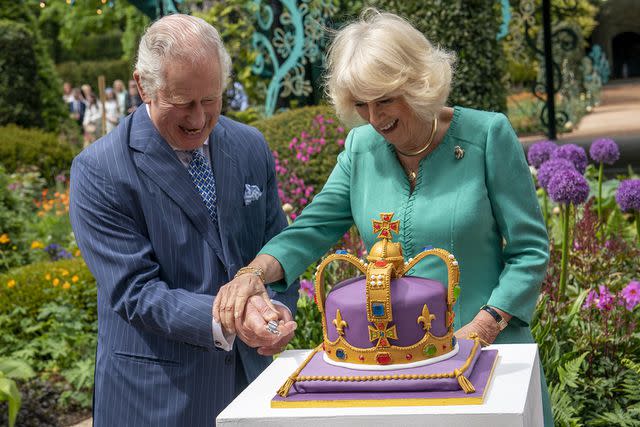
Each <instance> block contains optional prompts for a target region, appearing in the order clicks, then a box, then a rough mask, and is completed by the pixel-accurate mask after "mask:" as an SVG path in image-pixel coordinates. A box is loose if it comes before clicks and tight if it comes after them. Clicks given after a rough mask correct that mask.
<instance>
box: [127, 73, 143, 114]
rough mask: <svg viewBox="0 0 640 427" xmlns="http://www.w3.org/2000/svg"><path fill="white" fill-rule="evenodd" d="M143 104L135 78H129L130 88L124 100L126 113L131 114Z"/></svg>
mask: <svg viewBox="0 0 640 427" xmlns="http://www.w3.org/2000/svg"><path fill="white" fill-rule="evenodd" d="M141 104H142V98H141V97H140V94H139V93H138V86H137V85H136V81H135V80H129V89H128V90H127V94H126V96H125V100H124V108H125V113H124V114H131V113H133V112H134V111H136V109H137V108H138V107H139V106H140V105H141Z"/></svg>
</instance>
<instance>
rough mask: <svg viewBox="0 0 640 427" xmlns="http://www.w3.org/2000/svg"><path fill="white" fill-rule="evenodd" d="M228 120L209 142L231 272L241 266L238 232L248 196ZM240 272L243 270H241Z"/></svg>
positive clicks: (217, 126) (225, 248)
mask: <svg viewBox="0 0 640 427" xmlns="http://www.w3.org/2000/svg"><path fill="white" fill-rule="evenodd" d="M224 121H225V118H224V117H220V120H219V121H218V124H217V125H216V127H215V128H214V130H213V133H212V134H211V138H210V139H209V151H210V153H211V156H212V160H213V161H212V165H213V172H214V175H215V178H216V196H217V200H218V204H217V207H218V228H219V231H220V240H221V241H222V250H223V253H224V256H225V258H226V260H227V262H228V265H229V267H230V268H231V269H233V268H234V267H233V266H232V264H235V263H241V262H242V257H241V253H240V248H239V247H237V238H236V236H235V231H236V230H237V228H238V227H239V226H242V225H241V224H239V221H238V219H239V218H241V215H240V214H241V212H239V211H238V209H241V208H242V206H243V194H244V192H243V191H244V175H243V172H242V171H241V169H240V167H239V164H238V158H237V156H238V153H237V151H236V150H234V149H233V140H232V139H233V137H234V136H233V135H231V134H229V132H228V131H227V129H226V128H225V126H224ZM238 268H239V267H238Z"/></svg>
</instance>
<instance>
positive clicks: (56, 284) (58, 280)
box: [52, 277, 60, 286]
mask: <svg viewBox="0 0 640 427" xmlns="http://www.w3.org/2000/svg"><path fill="white" fill-rule="evenodd" d="M52 283H53V286H58V285H59V284H60V279H58V278H57V277H56V278H55V279H53V282H52Z"/></svg>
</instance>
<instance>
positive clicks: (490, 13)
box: [371, 0, 506, 112]
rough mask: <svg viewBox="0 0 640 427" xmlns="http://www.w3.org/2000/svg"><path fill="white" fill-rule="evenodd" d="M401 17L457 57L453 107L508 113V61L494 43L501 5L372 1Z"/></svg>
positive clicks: (433, 1)
mask: <svg viewBox="0 0 640 427" xmlns="http://www.w3.org/2000/svg"><path fill="white" fill-rule="evenodd" d="M371 3H374V4H375V6H376V7H378V8H380V9H382V10H386V11H389V12H393V13H396V14H399V15H401V16H403V17H405V18H407V19H409V21H410V22H411V23H413V24H414V25H415V26H416V28H418V29H419V30H420V31H422V32H423V33H424V34H425V35H426V37H427V38H428V39H429V40H430V41H432V42H434V43H435V44H438V45H440V46H442V47H445V48H447V49H450V50H453V51H455V52H456V53H457V57H458V61H457V65H456V70H455V75H454V85H453V90H452V92H451V95H450V97H449V103H450V104H451V105H461V106H465V107H472V108H480V109H483V110H489V111H502V112H505V111H506V89H505V87H506V84H505V83H506V80H505V68H506V65H505V60H504V59H503V57H504V54H503V51H502V46H501V44H500V42H499V41H498V40H497V39H496V35H497V34H498V31H499V28H500V25H501V23H502V15H501V6H500V2H497V1H442V0H423V1H419V2H410V1H406V0H377V1H372V2H371Z"/></svg>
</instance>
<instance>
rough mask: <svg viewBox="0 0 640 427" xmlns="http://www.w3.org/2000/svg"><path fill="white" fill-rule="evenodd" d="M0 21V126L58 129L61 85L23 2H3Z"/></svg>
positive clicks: (63, 112)
mask: <svg viewBox="0 0 640 427" xmlns="http://www.w3.org/2000/svg"><path fill="white" fill-rule="evenodd" d="M0 22H2V24H0V25H2V29H0V44H1V46H0V113H1V114H0V125H3V124H8V123H17V124H19V125H21V126H25V127H41V128H44V129H47V130H58V129H59V128H60V126H61V124H62V122H63V121H64V120H65V118H67V114H66V110H65V106H64V104H63V103H62V99H61V97H60V93H59V92H60V87H61V83H60V80H59V78H58V75H57V73H56V70H55V68H54V66H53V61H52V60H51V57H50V56H49V52H48V50H47V47H46V44H45V43H44V42H43V40H42V37H41V35H40V32H39V29H38V26H37V23H36V20H35V17H34V16H33V14H32V13H31V11H30V9H29V7H28V6H27V5H26V4H25V3H23V2H10V3H8V2H3V3H2V5H0ZM16 52H19V54H16Z"/></svg>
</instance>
